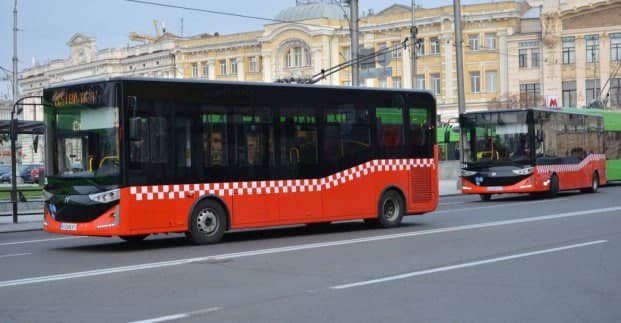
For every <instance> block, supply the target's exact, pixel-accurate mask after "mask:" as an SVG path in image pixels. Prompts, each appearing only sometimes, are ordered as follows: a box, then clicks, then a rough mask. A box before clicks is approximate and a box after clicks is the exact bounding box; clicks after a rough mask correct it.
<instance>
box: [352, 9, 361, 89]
mask: <svg viewBox="0 0 621 323" xmlns="http://www.w3.org/2000/svg"><path fill="white" fill-rule="evenodd" d="M349 9H350V17H351V58H352V60H353V64H352V66H351V85H353V86H360V62H358V56H359V46H360V43H359V41H358V37H359V35H358V0H351V3H350V6H349Z"/></svg>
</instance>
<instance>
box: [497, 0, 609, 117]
mask: <svg viewBox="0 0 621 323" xmlns="http://www.w3.org/2000/svg"><path fill="white" fill-rule="evenodd" d="M540 4H541V6H539V7H534V8H532V9H530V10H529V11H527V12H526V13H525V14H524V15H523V16H522V19H521V22H520V28H519V29H518V30H516V33H515V34H513V35H512V36H510V37H509V40H508V43H509V44H508V47H509V65H510V66H514V68H512V73H511V74H510V81H509V88H510V89H509V92H510V95H509V97H510V100H511V101H512V103H513V104H514V105H519V106H521V107H529V106H530V107H532V106H544V105H547V106H565V107H586V106H604V107H607V108H615V109H621V19H619V17H621V1H610V0H599V1H598V0H595V1H593V0H591V1H584V0H575V1H561V2H559V1H558V0H556V1H552V0H546V1H540Z"/></svg>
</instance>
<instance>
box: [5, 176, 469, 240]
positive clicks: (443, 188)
mask: <svg viewBox="0 0 621 323" xmlns="http://www.w3.org/2000/svg"><path fill="white" fill-rule="evenodd" d="M439 184H440V196H452V195H457V194H460V193H461V191H459V190H458V189H457V182H456V180H448V179H443V180H440V183H439ZM42 229H43V214H36V215H20V216H19V217H18V223H13V217H11V216H0V233H6V232H21V231H37V230H42Z"/></svg>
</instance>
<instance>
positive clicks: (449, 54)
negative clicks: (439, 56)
mask: <svg viewBox="0 0 621 323" xmlns="http://www.w3.org/2000/svg"><path fill="white" fill-rule="evenodd" d="M440 39H442V47H443V48H444V89H440V91H442V90H443V91H444V100H443V101H444V102H443V103H448V102H454V100H453V99H454V97H453V76H454V69H453V62H454V59H453V37H452V34H444V35H442V37H440ZM464 77H466V75H465V73H464ZM440 83H442V82H440ZM464 83H465V81H464Z"/></svg>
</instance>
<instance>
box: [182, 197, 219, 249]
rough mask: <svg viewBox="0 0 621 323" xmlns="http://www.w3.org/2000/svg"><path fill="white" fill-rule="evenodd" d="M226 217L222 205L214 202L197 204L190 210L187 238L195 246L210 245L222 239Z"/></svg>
mask: <svg viewBox="0 0 621 323" xmlns="http://www.w3.org/2000/svg"><path fill="white" fill-rule="evenodd" d="M226 227H227V216H226V212H225V211H224V208H223V207H222V205H220V204H219V203H217V202H215V201H211V200H206V201H201V202H199V203H198V204H197V205H196V206H195V207H194V210H192V215H191V216H190V223H189V228H188V229H189V231H188V233H187V237H188V238H189V239H190V241H192V242H193V243H195V244H211V243H216V242H218V241H220V239H222V236H223V235H224V231H226Z"/></svg>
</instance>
